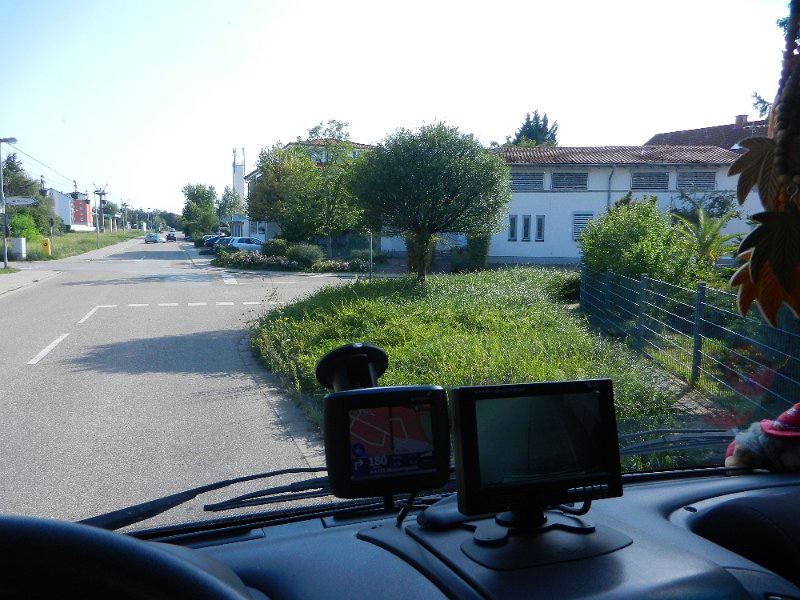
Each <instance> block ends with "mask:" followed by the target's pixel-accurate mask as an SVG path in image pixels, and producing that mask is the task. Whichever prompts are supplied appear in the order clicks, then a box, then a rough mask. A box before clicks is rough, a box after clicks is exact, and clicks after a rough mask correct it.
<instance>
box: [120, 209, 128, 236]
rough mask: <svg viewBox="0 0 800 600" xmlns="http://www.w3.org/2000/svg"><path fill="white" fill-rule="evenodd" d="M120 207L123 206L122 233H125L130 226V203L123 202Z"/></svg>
mask: <svg viewBox="0 0 800 600" xmlns="http://www.w3.org/2000/svg"><path fill="white" fill-rule="evenodd" d="M120 207H121V208H122V233H125V228H126V227H127V226H128V203H127V202H123V203H122V204H120Z"/></svg>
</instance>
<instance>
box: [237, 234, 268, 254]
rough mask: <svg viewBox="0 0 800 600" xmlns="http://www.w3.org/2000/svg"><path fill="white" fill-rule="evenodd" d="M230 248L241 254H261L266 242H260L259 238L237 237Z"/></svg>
mask: <svg viewBox="0 0 800 600" xmlns="http://www.w3.org/2000/svg"><path fill="white" fill-rule="evenodd" d="M228 246H229V247H230V248H235V249H236V250H238V251H239V252H256V253H258V252H261V248H262V247H263V246H264V242H262V241H261V240H259V239H258V238H248V237H235V238H231V241H230V243H228Z"/></svg>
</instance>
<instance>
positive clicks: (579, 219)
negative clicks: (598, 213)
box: [572, 212, 594, 240]
mask: <svg viewBox="0 0 800 600" xmlns="http://www.w3.org/2000/svg"><path fill="white" fill-rule="evenodd" d="M593 217H594V213H590V212H587V213H573V215H572V239H573V240H577V239H578V237H579V236H580V234H581V232H582V231H583V230H584V229H586V224H587V223H588V222H589V221H591V220H592V218H593Z"/></svg>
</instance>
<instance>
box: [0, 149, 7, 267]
mask: <svg viewBox="0 0 800 600" xmlns="http://www.w3.org/2000/svg"><path fill="white" fill-rule="evenodd" d="M2 145H3V144H2V142H0V149H1V148H2ZM0 210H2V211H3V268H4V269H7V268H8V246H7V245H6V228H7V227H8V213H7V212H6V196H5V194H4V193H3V153H2V152H0Z"/></svg>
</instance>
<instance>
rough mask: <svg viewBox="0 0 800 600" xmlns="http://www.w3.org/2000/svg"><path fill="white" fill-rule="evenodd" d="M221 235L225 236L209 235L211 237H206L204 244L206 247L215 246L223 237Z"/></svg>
mask: <svg viewBox="0 0 800 600" xmlns="http://www.w3.org/2000/svg"><path fill="white" fill-rule="evenodd" d="M203 237H204V238H205V237H206V236H203ZM221 237H223V236H221V235H212V236H209V237H207V238H206V240H205V241H204V242H203V246H205V247H206V248H213V247H214V244H215V243H216V242H217V240H218V239H219V238H221Z"/></svg>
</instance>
